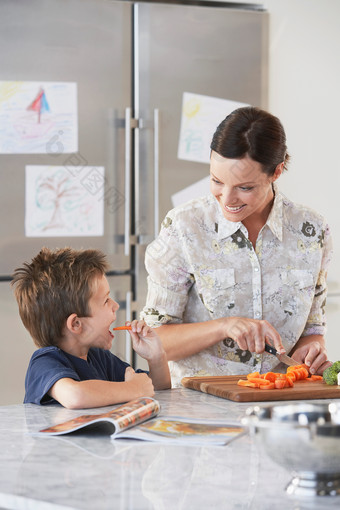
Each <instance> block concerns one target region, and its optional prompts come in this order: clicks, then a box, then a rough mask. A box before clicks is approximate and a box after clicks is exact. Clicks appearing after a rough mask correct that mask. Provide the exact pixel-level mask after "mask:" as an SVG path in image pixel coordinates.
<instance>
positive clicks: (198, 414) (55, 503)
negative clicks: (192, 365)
mask: <svg viewBox="0 0 340 510" xmlns="http://www.w3.org/2000/svg"><path fill="white" fill-rule="evenodd" d="M156 398H157V400H158V401H159V402H160V403H161V407H162V411H161V415H164V416H165V415H167V416H169V415H181V416H186V417H195V418H205V419H206V418H207V417H208V416H209V417H210V418H212V419H216V420H221V419H223V420H225V421H226V423H229V422H230V423H240V421H241V418H242V417H243V416H244V414H245V411H246V409H247V408H248V407H249V406H250V404H249V403H236V402H231V401H228V400H224V399H221V398H218V397H214V396H212V395H207V394H203V393H200V392H198V391H194V390H189V389H185V388H179V389H174V390H166V391H163V392H161V391H160V392H157V393H156ZM268 404H269V405H270V403H267V405H268ZM109 409H110V408H101V409H100V410H98V409H94V410H87V411H86V412H84V410H77V411H74V410H68V409H64V408H62V407H60V406H57V405H56V406H47V407H42V406H35V405H32V404H26V405H14V406H6V407H5V406H4V407H0V430H1V433H0V451H1V455H0V470H1V472H0V474H1V476H0V507H1V508H8V509H34V510H40V509H42V510H70V509H77V510H78V509H81V510H87V509H89V510H93V509H95V510H106V509H119V510H125V509H131V510H144V509H145V510H153V509H155V510H181V509H183V510H184V509H185V510H190V509H195V510H200V509H202V510H203V509H204V510H206V509H210V508H216V509H219V510H221V509H228V510H233V509H237V510H245V509H247V510H249V509H252V510H262V509H267V508H268V509H271V510H276V509H277V510H279V509H280V510H282V509H283V508H284V509H285V510H305V509H306V510H307V509H308V510H313V509H315V510H322V509H330V508H334V509H335V508H339V504H340V496H338V497H329V496H328V497H312V498H310V497H304V498H301V497H300V498H297V497H296V496H289V495H288V494H287V493H286V490H285V488H286V486H287V484H288V483H289V481H290V480H291V478H292V474H291V473H289V472H288V471H286V470H285V469H284V468H283V467H281V466H279V465H277V464H275V463H274V462H273V461H272V460H271V459H270V458H269V457H268V456H267V455H266V453H264V452H262V451H261V450H260V448H259V446H258V444H257V443H256V442H255V441H254V440H253V438H252V437H251V436H250V435H249V434H245V435H243V436H241V437H239V438H237V439H236V440H234V441H233V442H231V443H230V444H228V445H225V446H209V445H208V446H189V445H172V444H166V443H148V442H142V441H131V440H120V441H112V440H111V439H110V436H109V435H106V434H102V433H101V434H95V435H94V433H92V434H90V433H87V434H82V435H73V436H70V435H68V436H67V435H64V436H59V437H51V436H50V437H47V438H45V437H34V436H33V435H32V434H31V433H32V432H37V431H38V430H40V429H42V428H46V427H48V426H50V425H53V424H57V423H60V422H63V421H66V420H68V419H71V418H74V417H76V416H80V415H82V414H92V413H96V414H99V413H101V412H104V411H105V410H109Z"/></svg>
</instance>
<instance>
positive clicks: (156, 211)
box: [153, 108, 159, 238]
mask: <svg viewBox="0 0 340 510" xmlns="http://www.w3.org/2000/svg"><path fill="white" fill-rule="evenodd" d="M153 119H154V237H155V238H156V237H157V235H158V231H159V109H158V108H155V109H154V117H153Z"/></svg>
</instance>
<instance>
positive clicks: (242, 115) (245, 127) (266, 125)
mask: <svg viewBox="0 0 340 510" xmlns="http://www.w3.org/2000/svg"><path fill="white" fill-rule="evenodd" d="M210 148H211V150H213V151H215V152H217V154H219V155H220V156H223V157H224V158H230V159H241V158H244V157H246V156H248V157H249V158H251V159H253V160H254V161H257V162H258V163H261V164H262V167H263V172H264V173H266V174H267V175H273V174H274V172H275V168H276V167H277V165H279V164H280V163H282V161H283V162H284V169H285V170H286V169H287V163H288V161H289V155H288V153H287V146H286V134H285V131H284V129H283V126H282V124H281V122H280V120H279V119H278V118H277V117H275V116H274V115H271V114H270V113H268V112H266V111H264V110H261V109H260V108H256V107H254V106H245V107H243V108H238V109H237V110H234V111H233V112H232V113H231V114H230V115H228V116H227V117H226V118H225V119H224V120H223V121H222V122H221V124H220V125H219V126H218V127H217V129H216V131H215V133H214V136H213V138H212V142H211V145H210Z"/></svg>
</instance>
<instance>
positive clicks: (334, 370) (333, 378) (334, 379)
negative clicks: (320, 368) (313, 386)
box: [323, 361, 340, 384]
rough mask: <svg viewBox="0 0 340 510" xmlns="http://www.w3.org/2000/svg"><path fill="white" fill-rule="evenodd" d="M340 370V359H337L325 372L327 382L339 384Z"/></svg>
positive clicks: (324, 376)
mask: <svg viewBox="0 0 340 510" xmlns="http://www.w3.org/2000/svg"><path fill="white" fill-rule="evenodd" d="M339 372H340V361H336V362H335V363H333V365H331V366H330V367H328V368H326V370H324V372H323V379H324V381H325V382H326V383H327V384H338V373H339Z"/></svg>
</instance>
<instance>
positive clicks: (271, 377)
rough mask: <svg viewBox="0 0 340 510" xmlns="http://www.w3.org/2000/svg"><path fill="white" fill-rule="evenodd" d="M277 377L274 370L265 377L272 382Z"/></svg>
mask: <svg viewBox="0 0 340 510" xmlns="http://www.w3.org/2000/svg"><path fill="white" fill-rule="evenodd" d="M276 377H277V374H275V373H274V372H267V373H266V374H264V379H265V380H267V381H270V382H274V381H275V379H276Z"/></svg>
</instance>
